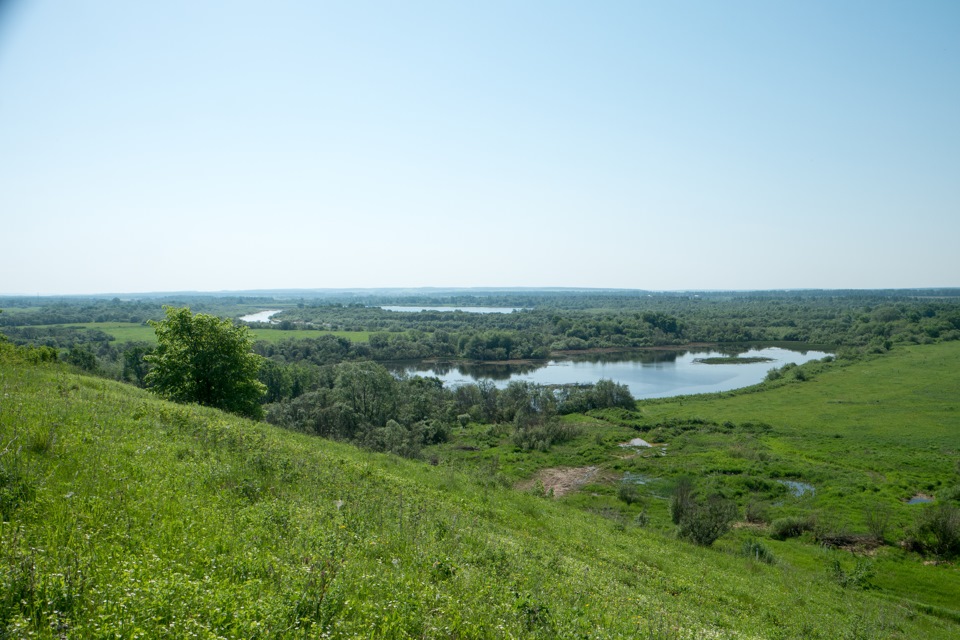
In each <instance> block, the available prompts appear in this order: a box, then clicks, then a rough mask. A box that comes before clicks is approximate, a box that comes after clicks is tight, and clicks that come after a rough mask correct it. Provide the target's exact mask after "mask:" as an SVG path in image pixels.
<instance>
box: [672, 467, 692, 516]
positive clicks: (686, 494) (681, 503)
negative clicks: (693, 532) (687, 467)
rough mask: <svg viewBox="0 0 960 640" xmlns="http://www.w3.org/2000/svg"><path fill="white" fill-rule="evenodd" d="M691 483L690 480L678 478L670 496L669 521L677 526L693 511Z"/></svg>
mask: <svg viewBox="0 0 960 640" xmlns="http://www.w3.org/2000/svg"><path fill="white" fill-rule="evenodd" d="M693 507H694V502H693V482H692V481H691V480H690V478H686V477H684V478H680V480H679V481H677V486H676V488H675V489H674V490H673V495H671V496H670V519H671V520H673V524H676V525H679V524H680V521H681V520H683V518H684V516H685V515H686V514H687V513H688V512H689V511H691V510H692V509H693Z"/></svg>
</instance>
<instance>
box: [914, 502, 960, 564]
mask: <svg viewBox="0 0 960 640" xmlns="http://www.w3.org/2000/svg"><path fill="white" fill-rule="evenodd" d="M916 538H917V540H918V542H919V543H920V545H921V546H922V548H923V549H924V550H925V551H929V552H932V553H934V554H936V555H938V556H940V557H942V558H949V557H952V556H955V555H958V554H960V509H958V508H957V507H955V506H953V505H951V504H947V503H945V502H941V503H939V504H936V505H933V506H930V507H928V508H926V509H924V510H923V511H922V512H921V513H920V516H919V518H918V521H917V526H916Z"/></svg>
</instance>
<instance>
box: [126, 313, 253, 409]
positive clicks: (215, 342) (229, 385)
mask: <svg viewBox="0 0 960 640" xmlns="http://www.w3.org/2000/svg"><path fill="white" fill-rule="evenodd" d="M150 325H151V326H152V327H153V329H154V331H155V332H156V334H157V349H156V351H155V352H154V353H153V354H151V355H147V356H144V359H145V360H147V361H148V362H150V363H151V364H152V365H153V369H151V371H150V373H148V374H147V376H146V383H147V386H148V387H149V388H150V389H151V390H152V391H154V392H155V393H157V394H159V395H161V396H163V397H165V398H168V399H170V400H173V401H175V402H196V403H199V404H202V405H204V406H208V407H216V408H218V409H223V410H225V411H230V412H231V413H236V414H239V415H242V416H247V417H251V418H260V417H262V415H263V409H262V408H261V406H260V398H261V397H262V396H263V394H264V392H265V391H266V387H264V385H263V384H261V383H260V381H259V380H257V373H258V371H259V370H260V365H261V363H262V361H263V358H262V357H261V356H258V355H256V354H254V353H253V352H252V351H251V348H252V347H253V338H252V337H250V333H249V331H248V330H247V328H246V327H242V326H236V325H234V324H233V322H232V321H230V320H225V319H221V318H217V317H216V316H211V315H206V314H203V313H198V314H196V315H194V314H192V313H190V309H189V308H188V307H184V308H182V309H177V308H173V307H166V318H164V319H163V320H160V321H154V320H152V321H150Z"/></svg>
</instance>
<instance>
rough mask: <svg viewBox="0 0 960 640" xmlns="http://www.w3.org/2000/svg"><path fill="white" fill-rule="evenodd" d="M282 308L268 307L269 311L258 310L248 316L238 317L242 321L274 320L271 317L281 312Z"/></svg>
mask: <svg viewBox="0 0 960 640" xmlns="http://www.w3.org/2000/svg"><path fill="white" fill-rule="evenodd" d="M281 311H282V309H268V310H267V311H257V312H256V313H251V314H250V315H247V316H241V317H240V318H237V319H238V320H240V322H272V321H271V320H270V318H271V317H272V316H275V315H277V314H278V313H280V312H281Z"/></svg>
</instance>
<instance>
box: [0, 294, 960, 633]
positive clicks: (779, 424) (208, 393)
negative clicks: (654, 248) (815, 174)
mask: <svg viewBox="0 0 960 640" xmlns="http://www.w3.org/2000/svg"><path fill="white" fill-rule="evenodd" d="M391 305H405V306H410V305H419V306H428V307H429V306H433V307H449V306H472V307H503V308H507V309H519V310H517V311H512V312H510V313H468V312H464V311H436V310H427V311H420V312H416V313H410V312H398V311H390V310H387V309H383V308H381V307H384V306H391ZM0 309H2V313H0V332H2V334H3V336H4V337H3V338H0V637H11V638H14V637H16V638H20V637H41V638H58V637H91V638H135V637H145V638H146V637H188V636H199V637H209V638H254V637H263V638H274V637H291V638H302V637H328V638H350V637H357V636H363V637H375V638H414V637H416V638H425V637H426V638H450V637H457V638H489V637H532V638H584V637H596V638H638V637H640V638H659V639H668V638H670V639H672V638H783V639H787V638H797V639H799V638H824V639H826V638H830V639H833V638H891V639H892V638H904V639H906V638H917V637H924V638H932V639H935V638H954V637H957V635H958V634H960V573H958V571H957V564H956V563H957V558H958V556H960V462H958V459H960V417H958V414H957V407H956V389H957V388H960V340H958V338H960V291H958V290H953V289H945V290H915V291H914V290H910V291H907V290H891V291H844V292H840V291H797V292H738V293H718V292H702V293H696V292H684V293H655V292H640V291H577V292H574V291H556V290H549V291H526V290H524V291H516V290H514V291H510V290H507V291H492V290H484V291H476V290H472V291H471V290H450V291H442V290H431V291H429V292H420V293H418V292H410V291H406V292H402V294H401V293H400V292H392V291H389V290H383V291H355V292H346V291H324V292H304V291H298V292H257V293H256V294H232V295H230V296H205V295H188V294H180V295H176V296H169V295H163V296H156V295H146V294H145V295H142V296H130V297H129V298H127V299H121V298H119V297H108V298H98V297H77V298H55V299H54V298H39V299H38V298H7V299H2V300H0ZM265 309H269V310H277V309H280V310H281V311H280V312H279V313H277V314H275V315H273V316H272V317H271V321H275V324H266V323H253V324H250V323H244V322H241V321H239V320H238V318H241V317H242V316H245V315H249V314H251V313H255V312H258V311H262V310H265ZM784 343H788V344H796V345H810V344H816V345H824V346H829V351H830V353H831V354H833V355H831V356H829V357H824V358H820V359H817V360H812V361H809V362H806V363H805V364H801V365H792V364H787V365H784V366H780V367H776V368H772V369H770V370H769V372H768V373H767V375H766V378H765V380H764V381H763V382H761V383H760V384H758V385H755V386H751V387H748V388H745V389H740V390H736V391H725V392H719V393H709V394H701V395H696V396H677V397H670V398H663V399H655V400H641V401H637V400H636V399H635V398H634V396H633V395H632V394H631V392H630V390H629V389H628V388H627V387H626V386H625V385H624V384H622V383H620V382H619V381H617V380H601V381H600V382H598V383H596V384H589V385H572V384H557V385H540V384H533V383H530V382H526V381H522V380H514V381H509V382H507V381H503V382H500V383H496V382H494V381H493V380H478V381H475V382H463V383H460V384H456V385H448V384H444V383H443V382H442V381H441V380H439V379H438V378H435V377H422V376H416V375H409V374H397V373H395V372H393V371H392V370H391V369H390V368H388V366H387V365H390V364H391V363H392V362H394V361H397V360H410V359H437V358H440V359H448V360H453V361H460V362H490V361H511V360H520V359H526V360H532V361H537V360H542V359H546V358H548V357H552V356H556V355H557V354H558V353H569V352H571V351H575V352H583V351H589V350H613V349H616V350H621V351H622V350H627V351H629V350H637V349H644V348H665V347H670V348H676V347H682V346H685V345H689V344H710V345H714V346H715V347H716V348H717V349H718V350H719V351H720V352H722V353H724V354H730V355H725V356H724V357H720V358H716V359H714V358H709V359H707V360H708V361H714V360H715V361H716V362H717V363H723V364H729V363H736V362H739V363H741V364H743V363H745V361H747V360H751V361H753V360H755V359H754V358H749V357H744V356H742V354H743V353H745V352H746V349H747V347H746V345H757V344H784Z"/></svg>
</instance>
